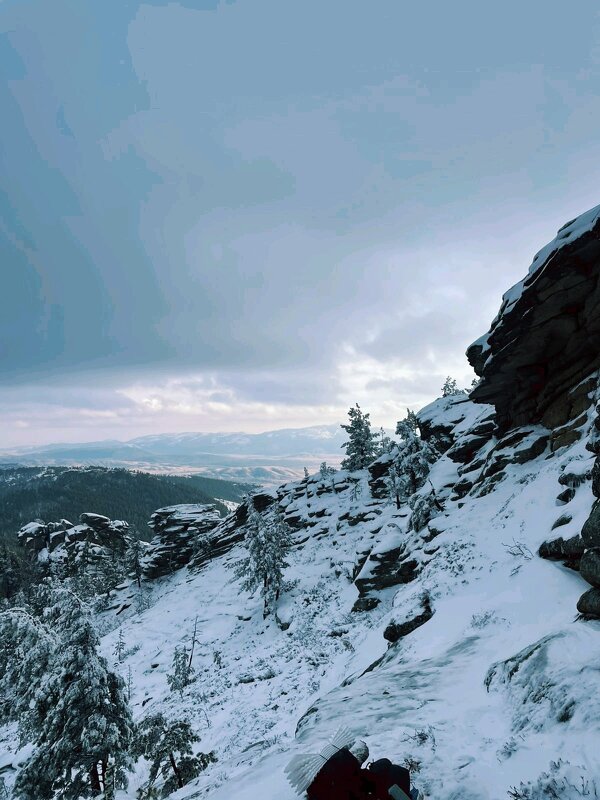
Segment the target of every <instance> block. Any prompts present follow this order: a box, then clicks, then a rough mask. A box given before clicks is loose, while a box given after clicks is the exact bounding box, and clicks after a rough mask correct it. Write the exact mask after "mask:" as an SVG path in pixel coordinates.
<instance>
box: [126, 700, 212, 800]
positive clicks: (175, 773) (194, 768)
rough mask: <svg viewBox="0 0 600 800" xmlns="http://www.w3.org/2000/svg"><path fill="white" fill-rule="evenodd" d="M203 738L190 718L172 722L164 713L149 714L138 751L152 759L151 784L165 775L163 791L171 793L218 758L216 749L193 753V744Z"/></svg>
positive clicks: (137, 743) (140, 729)
mask: <svg viewBox="0 0 600 800" xmlns="http://www.w3.org/2000/svg"><path fill="white" fill-rule="evenodd" d="M199 741H200V738H199V737H198V736H197V735H196V734H195V733H194V732H193V731H192V728H191V725H190V723H189V722H187V721H186V720H178V721H177V722H168V721H167V720H166V719H165V717H164V715H163V714H160V713H158V714H152V715H151V716H149V717H146V719H144V720H143V721H142V722H141V723H140V725H139V727H138V731H137V735H136V740H135V746H134V755H135V756H136V757H137V758H139V757H141V756H143V757H144V758H146V759H148V761H149V762H150V774H149V780H148V787H147V788H151V787H152V786H153V784H154V783H155V781H156V779H157V778H158V776H159V775H160V776H161V777H162V778H164V783H163V786H162V790H161V794H162V796H163V797H167V796H168V795H169V794H171V793H172V792H175V791H177V789H181V788H182V787H183V786H185V785H186V783H189V781H191V780H192V778H195V777H196V776H197V775H199V774H200V773H201V772H202V771H203V770H205V769H206V767H207V766H208V765H209V764H211V763H214V762H216V760H217V758H216V756H215V754H214V752H210V753H198V754H197V755H193V750H192V745H193V744H195V743H196V742H199Z"/></svg>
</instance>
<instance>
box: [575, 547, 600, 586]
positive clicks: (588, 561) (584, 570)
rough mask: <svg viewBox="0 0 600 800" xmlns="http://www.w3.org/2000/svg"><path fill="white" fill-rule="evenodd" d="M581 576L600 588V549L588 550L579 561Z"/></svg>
mask: <svg viewBox="0 0 600 800" xmlns="http://www.w3.org/2000/svg"><path fill="white" fill-rule="evenodd" d="M579 571H580V572H581V577H582V578H584V580H586V581H587V582H588V583H590V584H591V585H592V586H594V587H595V588H596V589H600V550H598V549H593V550H586V551H585V553H584V554H583V555H582V556H581V561H580V562H579Z"/></svg>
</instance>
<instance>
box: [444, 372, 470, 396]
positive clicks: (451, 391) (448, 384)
mask: <svg viewBox="0 0 600 800" xmlns="http://www.w3.org/2000/svg"><path fill="white" fill-rule="evenodd" d="M455 394H467V392H466V390H465V389H459V388H458V381H457V380H456V378H451V377H450V375H448V377H447V378H446V380H445V381H444V385H443V386H442V397H451V396H452V395H455Z"/></svg>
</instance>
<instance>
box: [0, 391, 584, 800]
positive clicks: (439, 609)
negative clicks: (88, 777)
mask: <svg viewBox="0 0 600 800" xmlns="http://www.w3.org/2000/svg"><path fill="white" fill-rule="evenodd" d="M468 406H469V408H466V407H465V408H466V410H467V411H468V414H467V415H466V416H465V414H464V410H465V409H463V414H462V416H463V417H464V418H465V420H466V421H464V420H463V421H462V422H459V423H458V427H459V428H460V429H461V430H466V428H467V427H469V425H473V424H474V422H476V421H477V418H478V415H480V413H481V407H476V406H471V404H468ZM455 412H456V408H455V407H454V406H453V405H452V403H449V402H446V404H445V405H444V404H443V403H442V404H440V405H438V406H437V407H436V408H434V409H433V411H430V417H431V416H432V415H433V417H435V414H436V413H438V415H440V414H441V415H442V416H443V417H444V419H445V420H446V421H447V420H448V419H449V418H451V417H452V415H453V414H454V416H455V417H456V419H459V418H460V417H461V415H459V414H456V413H455ZM591 464H592V456H591V455H590V454H589V453H588V452H587V451H586V450H585V439H584V440H581V441H580V442H578V443H576V444H575V445H573V446H571V447H570V448H564V449H563V450H561V451H559V452H558V453H556V454H553V455H552V456H549V454H548V452H547V451H546V452H544V453H542V454H541V455H540V456H539V457H537V458H536V459H534V460H531V461H528V462H526V463H524V464H514V463H513V464H509V465H508V466H507V467H505V472H506V477H505V478H504V480H502V481H500V482H499V483H496V484H495V485H494V487H493V489H492V491H490V492H489V493H487V494H484V495H483V496H478V497H476V496H471V495H467V496H466V497H464V498H463V499H461V500H459V499H455V500H451V499H448V500H446V502H445V510H444V513H443V514H441V515H440V516H439V517H437V518H435V519H434V520H432V522H431V523H430V526H429V528H430V529H432V530H435V531H441V532H440V533H439V534H438V535H437V536H435V538H433V537H432V536H431V534H430V530H429V529H428V528H425V529H424V530H422V531H421V532H420V533H418V534H417V533H415V532H414V531H413V532H410V533H407V531H406V529H407V523H408V509H407V508H406V507H404V508H401V509H399V510H398V509H396V506H395V504H393V503H391V502H390V501H389V500H387V499H386V500H373V499H372V497H371V494H370V489H369V484H368V477H369V475H368V473H367V472H366V471H365V472H364V473H355V474H354V475H353V476H351V477H353V478H356V479H358V483H357V484H355V485H353V484H352V483H350V484H348V483H347V481H346V478H347V477H348V476H346V475H345V474H344V473H341V472H338V473H337V474H336V476H335V482H336V484H335V485H336V488H337V491H336V493H335V494H334V493H333V491H332V490H331V483H330V482H329V483H320V482H319V478H318V476H315V477H314V479H312V480H311V481H310V482H309V483H308V484H303V483H296V484H290V485H288V486H287V487H286V488H285V490H284V491H282V492H280V496H281V497H282V505H283V506H285V510H286V513H287V515H288V516H290V515H291V516H297V517H300V519H301V520H303V521H305V522H308V523H309V525H310V527H306V526H303V527H300V528H299V529H298V530H297V531H296V533H295V534H294V539H295V545H294V547H293V548H292V551H291V553H290V556H289V562H290V566H289V568H288V569H287V570H286V579H287V580H288V582H289V583H288V586H287V588H286V591H285V592H284V594H283V597H282V598H281V601H280V604H279V613H278V617H279V621H278V622H279V624H278V622H277V621H276V620H275V619H267V620H266V621H265V620H263V616H262V602H261V599H260V598H259V597H258V596H256V597H250V596H248V594H247V593H245V592H243V591H241V589H240V583H239V581H238V580H237V579H235V578H234V575H233V571H232V570H231V569H230V567H231V565H232V564H233V563H234V562H235V561H236V560H237V559H238V558H239V557H240V555H241V547H240V546H239V545H238V546H237V547H235V548H234V549H233V550H231V551H230V552H229V553H227V554H226V555H224V556H221V557H219V558H216V559H214V560H212V561H211V562H209V563H208V564H207V565H205V566H204V567H203V568H202V569H201V570H200V571H199V572H197V573H192V572H190V571H189V570H188V569H183V570H180V571H179V572H177V573H175V574H174V575H172V576H170V577H168V578H164V579H160V580H157V581H155V582H154V583H153V585H152V588H151V597H150V600H151V607H150V608H148V609H147V610H146V611H144V612H143V613H141V614H137V613H135V610H134V608H133V607H131V608H129V609H127V610H126V611H125V612H123V613H121V614H120V615H119V616H118V617H115V616H114V615H110V614H109V615H106V616H105V618H104V620H103V624H104V625H105V626H106V629H107V630H108V629H111V630H110V632H109V633H107V635H105V637H104V639H103V648H104V652H105V655H107V657H109V659H110V660H111V662H114V655H113V651H114V647H115V643H116V641H117V638H118V636H119V630H120V631H121V632H122V634H123V636H124V639H125V642H126V645H127V654H126V657H125V659H124V661H123V663H121V664H119V665H117V668H118V670H119V671H120V672H121V674H122V675H123V677H124V678H125V680H126V681H129V682H130V684H131V688H132V696H131V700H132V705H133V710H134V715H135V716H136V718H137V719H141V718H142V717H143V716H144V715H146V714H148V713H153V712H155V711H158V710H161V711H163V712H164V713H166V714H167V715H172V716H173V717H177V718H181V717H182V716H184V717H186V718H188V719H189V720H190V721H191V722H192V723H193V726H194V728H195V729H196V730H197V731H198V732H199V733H200V735H201V737H202V741H201V743H200V745H199V749H201V750H203V751H205V752H206V751H209V750H214V751H215V752H216V754H217V756H218V759H219V760H218V762H217V763H216V764H214V765H211V766H210V767H209V768H208V769H207V770H206V772H204V773H203V774H202V775H201V776H200V777H199V778H198V779H197V780H196V781H194V782H193V783H191V784H189V785H187V786H186V787H184V788H183V789H181V790H180V791H179V792H177V793H175V794H174V795H173V797H174V798H202V797H209V798H211V800H225V798H230V797H232V796H235V797H236V799H237V800H257V798H261V800H292V798H293V797H294V792H293V791H292V789H291V788H290V787H289V786H288V784H287V782H286V779H285V776H284V772H283V770H284V767H285V765H286V763H287V762H288V761H289V759H290V758H291V757H292V755H294V754H295V753H299V752H314V751H318V750H319V749H320V748H321V746H322V744H323V743H324V740H326V739H327V738H328V737H329V736H330V735H331V734H332V733H334V732H335V730H336V729H337V728H338V727H339V726H341V725H347V726H349V727H351V728H352V729H353V730H355V731H356V733H357V734H359V735H360V736H362V737H363V738H364V739H365V740H366V741H367V743H368V745H369V748H370V750H371V754H372V756H373V757H382V756H388V757H390V758H392V759H394V760H397V761H400V762H406V763H410V764H411V765H412V767H413V778H414V782H415V783H416V784H417V785H418V786H419V787H420V788H421V789H422V791H423V792H424V794H425V796H426V797H428V798H433V799H435V800H459V798H460V800H500V798H507V797H513V798H537V797H540V798H542V797H547V796H550V797H561V798H579V797H580V796H590V797H596V796H598V795H599V794H600V763H599V758H598V752H599V747H598V746H599V744H600V669H599V668H598V665H599V664H600V622H582V621H578V620H577V619H576V611H575V605H576V601H577V598H578V597H579V595H580V594H581V593H582V592H583V591H584V590H585V589H586V588H588V587H587V584H585V582H584V581H583V580H582V578H581V577H580V576H579V574H578V573H576V572H574V571H572V570H569V569H567V568H566V567H563V566H561V565H560V564H557V563H552V562H549V561H544V560H542V559H540V558H539V557H538V556H537V549H538V547H539V545H540V544H541V543H542V542H543V541H544V540H546V539H549V538H553V537H554V536H556V535H558V534H560V535H562V536H563V537H565V538H567V537H568V536H571V535H574V534H575V533H577V532H579V530H580V529H581V526H582V524H583V522H584V521H585V519H586V517H587V516H588V514H589V511H590V508H591V505H592V502H593V497H592V493H591V490H590V486H589V481H588V482H585V483H583V485H581V486H580V487H579V488H578V489H577V492H576V494H575V497H574V499H573V500H571V501H570V503H568V504H567V505H559V504H558V503H557V500H556V496H557V494H558V493H559V492H560V491H561V490H562V489H563V488H564V487H562V486H561V485H559V483H558V478H559V476H560V475H561V473H562V471H563V470H564V469H565V467H567V465H569V466H568V468H569V471H571V472H573V473H577V474H585V473H586V470H588V469H589V467H591ZM456 468H457V465H456V464H453V463H452V462H451V461H450V460H449V459H448V457H446V456H444V457H442V458H441V459H440V460H439V462H438V463H437V464H435V465H434V467H433V470H432V472H431V480H432V482H433V485H434V486H435V489H436V491H437V492H438V493H439V494H440V496H446V497H447V496H448V494H449V489H448V487H449V486H450V485H452V484H453V483H455V482H456V481H457V479H458V476H457V471H456ZM344 486H346V488H343V487H344ZM474 494H477V492H475V493H474ZM566 512H568V515H570V516H571V521H570V522H568V523H567V524H565V525H563V526H561V527H560V529H559V530H556V531H553V532H551V529H552V526H553V524H554V523H555V522H556V520H557V519H558V518H559V517H560V516H561V515H564V514H565V513H566ZM300 524H301V525H302V523H300ZM427 539H429V541H427ZM398 542H402V543H404V545H405V547H406V549H407V552H409V553H410V557H411V558H412V559H414V560H416V561H417V563H418V564H419V570H420V572H419V575H418V577H417V578H416V580H414V581H412V582H410V583H407V584H403V585H399V586H394V587H392V588H386V589H383V590H380V591H378V592H375V595H376V596H377V597H378V598H379V600H380V603H379V605H378V606H377V607H376V608H374V609H373V610H371V611H362V612H360V611H358V612H357V611H352V607H353V605H354V603H355V601H356V599H357V597H358V594H359V593H358V590H357V588H356V586H355V584H354V582H353V577H355V576H356V574H357V572H359V577H363V578H364V577H368V576H369V570H370V569H371V565H372V564H373V563H375V562H374V560H373V559H372V558H371V559H369V560H367V561H366V563H363V562H365V559H366V558H367V556H368V555H369V554H372V555H373V556H377V554H381V553H385V552H387V551H389V549H390V548H391V547H393V546H394V545H395V544H397V543H398ZM425 596H427V597H428V598H429V601H430V603H431V606H432V609H433V612H434V613H433V617H432V618H431V619H430V620H429V621H428V622H426V623H425V624H424V625H422V626H421V627H419V628H417V629H416V630H414V631H413V632H412V633H410V634H409V635H407V636H405V637H404V638H402V639H400V640H399V641H398V642H397V643H396V644H393V645H389V644H388V642H387V641H386V640H385V639H384V638H383V631H384V630H385V628H386V627H387V626H388V624H389V623H390V621H392V620H394V621H396V622H402V621H403V620H405V619H410V618H411V617H414V616H415V615H416V614H418V613H419V609H420V608H421V603H422V599H423V597H425ZM196 621H197V630H198V634H197V640H198V643H197V644H196V647H195V656H194V667H195V669H196V676H197V677H196V680H195V681H194V682H193V683H192V684H191V685H190V686H189V687H188V688H187V689H186V690H185V692H184V695H183V697H180V696H179V694H177V693H175V694H173V693H170V692H169V688H168V685H167V680H166V674H167V673H168V672H169V671H170V669H171V660H172V656H173V651H174V649H175V647H176V646H177V645H180V644H186V643H187V644H188V646H189V643H190V641H191V637H192V632H193V630H194V626H195V623H196ZM283 628H286V629H285V630H284V629H283ZM7 740H8V739H7ZM9 761H10V758H9V757H7V755H6V754H5V755H2V756H1V760H0V764H2V763H8V762H9ZM544 775H547V777H544ZM145 777H146V774H145V771H144V768H143V766H139V767H138V770H137V772H136V773H135V774H134V775H133V776H132V779H131V783H130V787H129V790H128V791H127V792H124V793H121V797H123V798H125V797H128V798H134V797H135V794H136V790H137V788H138V787H139V786H140V785H141V784H142V783H143V782H144V780H145ZM553 781H554V783H552V782H553ZM521 784H524V786H521ZM536 786H537V788H535V787H536ZM548 786H550V787H551V789H552V791H553V792H554V794H551V793H550V794H548V792H549V791H550V790H548V789H547V787H548ZM557 787H558V788H557ZM572 787H574V788H572ZM545 792H546V793H545Z"/></svg>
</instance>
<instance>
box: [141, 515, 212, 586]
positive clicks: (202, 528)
mask: <svg viewBox="0 0 600 800" xmlns="http://www.w3.org/2000/svg"><path fill="white" fill-rule="evenodd" d="M220 521H221V516H220V514H219V511H218V510H217V509H216V508H215V506H213V505H201V504H197V503H188V504H184V505H177V506H167V507H166V508H159V509H158V511H155V512H154V514H152V517H151V519H150V522H149V523H148V525H149V526H150V527H151V528H152V530H153V531H154V538H153V539H152V541H151V542H150V546H149V548H148V551H147V554H146V556H145V558H144V565H143V570H144V577H145V578H150V579H152V578H158V577H160V576H162V575H168V574H170V573H171V572H174V571H175V570H176V569H180V568H181V567H184V566H186V564H189V563H190V561H191V560H192V558H193V557H194V556H195V555H198V556H200V555H202V554H203V552H205V551H206V554H207V557H208V551H209V550H210V544H211V543H210V537H209V534H210V532H211V531H212V530H213V529H214V528H216V526H217V525H218V524H219V522H220Z"/></svg>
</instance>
